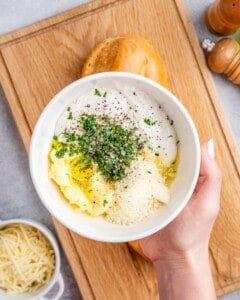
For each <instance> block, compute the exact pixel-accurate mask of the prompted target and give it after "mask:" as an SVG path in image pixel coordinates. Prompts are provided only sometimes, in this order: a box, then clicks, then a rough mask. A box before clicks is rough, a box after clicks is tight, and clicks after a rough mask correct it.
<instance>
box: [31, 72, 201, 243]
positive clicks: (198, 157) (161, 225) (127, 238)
mask: <svg viewBox="0 0 240 300" xmlns="http://www.w3.org/2000/svg"><path fill="white" fill-rule="evenodd" d="M103 78H104V79H106V78H113V79H117V78H121V79H122V78H124V79H126V78H128V79H129V78H130V79H133V80H136V81H140V82H144V83H146V84H148V85H151V86H153V87H154V88H157V89H158V90H160V91H161V93H163V94H165V95H166V96H167V97H168V98H170V99H171V101H172V102H174V104H175V105H176V106H178V108H179V109H180V111H181V113H182V114H183V116H184V117H185V118H186V120H187V123H188V125H189V127H190V129H191V132H192V134H193V137H194V144H195V152H196V167H195V170H194V174H193V177H192V181H191V185H190V186H189V188H188V192H187V193H186V194H185V197H184V199H183V200H182V202H181V203H180V204H179V205H178V207H177V209H175V211H174V212H173V213H172V214H171V215H170V216H169V217H168V218H166V219H165V220H164V221H162V222H161V223H159V225H158V226H157V225H156V226H154V227H152V228H150V229H148V230H145V231H143V232H140V233H137V234H134V235H129V236H127V235H126V236H124V237H116V236H113V235H104V234H103V235H99V234H97V235H96V234H93V233H90V234H88V233H87V234H86V233H85V232H84V231H81V229H80V230H79V228H75V227H74V226H72V225H71V224H69V223H68V222H66V221H65V220H64V217H62V216H60V214H56V213H55V211H53V210H52V209H51V207H50V206H49V205H48V202H47V201H45V196H44V195H43V193H42V191H41V188H40V187H39V185H38V183H37V177H36V176H35V172H34V168H33V164H34V163H33V156H34V154H33V149H34V146H35V144H36V138H37V135H38V132H39V130H40V128H41V123H42V120H43V119H44V118H45V115H46V114H47V113H48V110H49V109H50V108H51V107H52V106H54V105H55V103H56V102H57V101H59V98H61V97H62V95H64V94H66V93H68V92H69V91H71V90H72V89H73V88H75V87H76V86H78V84H79V82H81V84H85V83H88V82H91V81H94V80H97V79H103ZM200 161H201V151H200V141H199V137H198V133H197V129H196V127H195V124H194V122H193V120H192V118H191V116H190V114H189V113H188V111H187V110H186V108H185V107H184V105H183V104H182V103H181V102H180V100H178V98H177V97H176V96H175V95H174V94H173V93H172V92H170V91H169V90H167V89H166V88H165V87H163V86H162V85H160V84H159V83H157V82H155V81H153V80H151V79H149V78H146V77H143V76H141V75H137V74H133V73H128V72H102V73H96V74H93V75H89V76H86V77H83V78H80V79H78V80H76V81H74V82H72V83H70V84H68V85H67V86H65V87H64V88H63V89H61V90H60V91H59V92H58V93H57V94H55V95H54V96H53V97H52V98H51V99H50V101H49V102H48V104H47V105H46V106H45V108H44V109H43V111H42V113H41V115H40V116H39V118H38V120H37V122H36V124H35V127H34V130H33V133H32V137H31V142H30V151H29V168H30V175H31V178H32V181H33V184H34V187H35V189H36V191H37V194H38V196H39V198H40V199H41V201H42V203H43V204H44V206H45V207H46V208H47V210H48V211H49V212H50V214H52V215H53V216H54V217H55V218H56V219H57V220H58V221H59V222H60V223H61V224H63V225H64V226H65V227H67V228H68V229H70V230H71V231H73V232H75V233H77V234H79V235H81V236H83V237H86V238H89V239H92V240H96V241H101V242H111V243H119V242H129V241H133V240H138V239H141V238H144V237H147V236H149V235H151V234H154V233H156V232H157V231H159V230H160V229H162V228H164V227H165V226H166V225H168V224H169V223H170V222H171V221H173V220H174V219H175V218H176V216H177V215H179V213H180V212H181V211H182V210H183V208H184V207H185V206H186V204H187V203H188V201H189V199H190V197H191V195H192V193H193V191H194V188H195V186H196V184H197V180H198V176H199V171H200Z"/></svg>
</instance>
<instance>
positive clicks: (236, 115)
mask: <svg viewBox="0 0 240 300" xmlns="http://www.w3.org/2000/svg"><path fill="white" fill-rule="evenodd" d="M85 2H88V1H87V0H85V1H84V0H50V1H49V0H36V1H31V0H8V1H6V0H0V34H3V33H6V32H8V31H11V30H14V29H17V28H20V27H22V26H24V25H27V24H31V23H33V22H35V21H38V20H41V19H43V18H46V17H49V16H51V15H54V14H56V13H58V12H61V11H64V10H67V9H69V8H72V7H74V6H76V5H78V4H81V3H85ZM186 3H187V6H188V8H189V12H190V14H191V16H192V19H193V23H194V25H195V28H196V30H197V33H198V36H199V39H200V40H202V39H203V38H209V37H210V38H212V39H213V40H214V41H215V40H217V39H218V38H217V37H216V36H213V35H211V34H210V33H209V32H208V31H207V29H206V27H205V23H204V12H205V9H206V8H207V6H208V5H209V3H211V1H210V0H202V1H195V0H186ZM173 30H174V28H173ZM180 42H181V41H180ZM214 79H215V82H216V86H217V89H218V92H219V95H220V98H221V99H222V102H223V105H224V108H225V111H226V113H227V116H228V118H229V120H230V123H231V125H232V128H233V130H234V133H235V136H236V139H237V141H238V144H240V126H239V124H240V87H239V86H234V85H233V84H231V83H230V82H229V81H227V80H226V79H225V78H224V77H223V76H218V75H217V76H214ZM0 129H1V130H0V143H1V147H0V170H1V176H0V201H1V202H0V219H9V218H15V217H22V218H31V219H34V220H37V221H40V222H42V223H43V224H45V225H47V226H48V227H50V228H51V229H52V230H53V231H54V229H53V225H52V222H51V219H50V216H49V214H48V212H47V211H46V209H45V208H44V207H43V205H42V204H41V202H40V200H39V198H38V196H37V195H36V193H35V191H34V188H33V185H32V182H31V179H30V176H29V169H28V160H27V155H26V153H25V150H24V148H23V145H22V142H21V140H20V138H19V135H18V132H17V129H16V127H15V124H14V122H13V120H12V117H11V115H10V112H9V109H8V107H7V104H6V103H5V97H4V95H3V93H2V92H1V91H0ZM61 271H62V273H63V276H64V281H65V286H66V287H65V292H64V295H63V297H62V298H61V299H63V300H65V299H66V300H75V299H80V295H79V292H78V289H77V285H76V283H75V281H74V279H73V277H72V273H71V270H70V268H69V266H68V263H67V261H66V259H65V256H64V255H63V254H62V268H61ZM203 276H204V274H203ZM237 299H240V292H235V293H231V294H229V295H225V296H223V297H219V300H237Z"/></svg>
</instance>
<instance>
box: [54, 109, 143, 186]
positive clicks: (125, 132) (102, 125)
mask: <svg viewBox="0 0 240 300" xmlns="http://www.w3.org/2000/svg"><path fill="white" fill-rule="evenodd" d="M78 127H79V128H80V129H81V131H82V134H81V135H77V134H76V133H75V132H66V131H65V132H64V137H65V140H66V142H65V143H59V144H60V148H58V149H59V150H58V151H57V152H56V156H57V157H58V158H62V157H63V156H64V155H65V153H68V154H69V155H70V156H72V155H74V154H81V155H82V156H83V158H84V160H85V162H86V165H89V164H91V163H96V164H97V165H98V168H99V171H100V172H101V173H102V174H103V175H104V177H105V178H106V179H107V180H113V181H117V180H121V179H122V178H123V177H124V176H125V175H126V168H127V167H129V166H130V164H131V162H132V161H133V160H134V159H136V157H137V155H138V153H139V151H141V150H142V149H143V147H144V143H145V142H144V141H143V140H140V137H138V136H137V135H136V134H135V132H136V128H135V127H133V128H131V129H125V128H123V127H122V126H121V125H120V124H118V123H117V122H116V121H115V120H113V119H109V118H108V117H96V116H95V115H91V114H82V115H81V116H80V118H79V120H78Z"/></svg>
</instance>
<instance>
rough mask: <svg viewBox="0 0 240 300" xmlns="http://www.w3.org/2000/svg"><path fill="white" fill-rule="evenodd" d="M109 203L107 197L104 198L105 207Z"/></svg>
mask: <svg viewBox="0 0 240 300" xmlns="http://www.w3.org/2000/svg"><path fill="white" fill-rule="evenodd" d="M107 204H108V201H107V200H106V199H104V200H103V206H104V207H105V206H106V205H107Z"/></svg>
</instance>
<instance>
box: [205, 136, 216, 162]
mask: <svg viewBox="0 0 240 300" xmlns="http://www.w3.org/2000/svg"><path fill="white" fill-rule="evenodd" d="M207 149H208V155H209V156H210V157H211V158H212V159H214V157H215V151H214V143H213V139H211V140H209V141H208V144H207Z"/></svg>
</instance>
